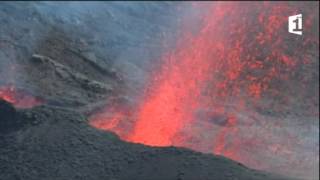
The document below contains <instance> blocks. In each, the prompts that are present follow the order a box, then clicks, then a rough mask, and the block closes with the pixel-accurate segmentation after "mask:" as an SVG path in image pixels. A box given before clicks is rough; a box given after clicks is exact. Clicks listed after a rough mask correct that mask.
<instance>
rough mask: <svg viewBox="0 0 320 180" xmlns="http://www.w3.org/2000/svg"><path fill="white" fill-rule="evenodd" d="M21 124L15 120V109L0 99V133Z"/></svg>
mask: <svg viewBox="0 0 320 180" xmlns="http://www.w3.org/2000/svg"><path fill="white" fill-rule="evenodd" d="M19 126H21V124H19V122H18V120H17V116H16V110H15V109H14V107H13V106H12V105H11V104H9V103H8V102H6V101H4V100H1V99H0V133H5V132H8V131H11V130H13V129H17V128H19Z"/></svg>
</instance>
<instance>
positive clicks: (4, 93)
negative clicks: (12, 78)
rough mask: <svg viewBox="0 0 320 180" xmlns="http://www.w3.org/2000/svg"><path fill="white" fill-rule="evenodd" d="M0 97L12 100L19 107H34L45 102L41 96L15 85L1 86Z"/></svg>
mask: <svg viewBox="0 0 320 180" xmlns="http://www.w3.org/2000/svg"><path fill="white" fill-rule="evenodd" d="M0 99H3V100H5V101H8V102H10V103H11V104H13V105H14V106H15V107H17V108H32V107H34V106H38V105H41V104H43V101H42V100H41V99H40V98H36V97H33V96H31V95H29V94H28V93H26V92H23V91H22V90H18V89H16V88H15V87H14V86H3V87H0Z"/></svg>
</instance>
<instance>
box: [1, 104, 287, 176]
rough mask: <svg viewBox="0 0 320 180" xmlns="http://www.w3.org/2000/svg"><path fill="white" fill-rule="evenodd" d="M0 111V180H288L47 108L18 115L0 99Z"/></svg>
mask: <svg viewBox="0 0 320 180" xmlns="http://www.w3.org/2000/svg"><path fill="white" fill-rule="evenodd" d="M0 107H1V108H0V115H1V117H0V122H1V128H0V130H1V132H0V145H1V148H0V172H1V173H0V179H1V180H17V179H28V180H40V179H50V180H51V179H59V180H64V179H65V180H73V179H77V180H79V179H90V180H102V179H105V180H179V179H180V180H232V179H238V180H280V179H283V180H284V179H286V178H280V177H274V176H272V175H268V174H265V173H262V172H259V171H255V170H251V169H248V168H246V167H245V166H243V165H241V164H238V163H236V162H233V161H231V160H228V159H226V158H223V157H220V156H213V155H207V154H201V153H196V152H193V151H190V150H186V149H181V148H174V147H168V148H151V147H146V146H143V145H138V144H130V143H126V142H122V141H121V140H119V139H118V137H116V136H115V135H114V134H111V133H107V132H102V131H99V130H96V129H94V128H91V127H90V126H88V125H87V123H86V120H85V118H84V117H83V116H82V115H80V114H77V113H75V112H72V111H67V110H63V109H58V108H52V107H48V106H41V107H36V108H33V109H30V110H16V109H14V108H13V107H12V106H11V105H10V104H8V103H6V102H4V101H2V100H0ZM8 122H10V123H8ZM6 129H7V130H8V129H10V131H4V130H6Z"/></svg>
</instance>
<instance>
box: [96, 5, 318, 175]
mask: <svg viewBox="0 0 320 180" xmlns="http://www.w3.org/2000/svg"><path fill="white" fill-rule="evenodd" d="M205 6H206V11H205V12H204V13H203V17H202V22H201V27H200V29H199V31H198V32H196V33H194V32H188V28H184V29H185V31H184V32H183V34H182V35H181V38H179V40H178V43H177V46H176V49H175V50H174V51H172V52H168V53H167V54H166V55H165V56H164V57H163V61H162V62H163V63H162V65H161V67H160V68H159V69H158V70H156V71H155V72H154V73H153V75H152V76H151V78H150V80H149V83H148V86H147V89H146V91H145V92H146V93H145V94H144V99H143V100H142V101H141V102H140V105H139V106H138V107H137V108H136V109H134V110H133V111H135V113H133V114H131V115H132V117H131V119H133V120H132V121H133V123H132V124H133V125H132V126H131V127H130V128H125V129H124V128H121V127H120V126H118V125H119V124H121V122H122V121H125V118H124V116H125V115H124V114H123V113H122V112H121V111H118V112H116V113H113V114H114V115H113V116H111V117H109V116H108V118H104V117H103V116H99V115H94V117H93V118H92V120H91V121H90V123H91V125H92V126H94V127H97V128H100V129H106V130H112V131H114V132H116V133H117V134H118V135H119V136H120V137H121V138H122V139H124V140H126V141H130V142H135V143H142V144H146V145H151V146H171V145H173V146H184V147H189V148H192V149H195V150H199V151H204V152H212V153H214V154H220V155H224V156H227V157H229V158H232V159H234V160H238V161H240V162H243V163H245V164H247V165H250V166H253V167H255V168H262V169H263V168H264V169H266V168H268V165H266V164H268V162H265V163H261V161H260V160H259V159H258V158H256V157H255V155H253V154H252V151H254V150H252V151H250V153H248V152H247V153H246V152H245V151H247V150H246V149H250V148H251V149H257V148H258V149H260V150H261V149H264V150H267V151H269V153H271V154H274V153H277V155H279V156H282V157H284V158H287V159H292V158H294V157H293V156H292V154H294V153H295V152H294V150H293V148H294V147H296V146H299V145H298V144H297V143H298V141H297V139H296V137H295V136H294V135H292V134H291V132H288V131H285V130H279V131H280V132H279V133H280V134H279V136H280V137H278V138H277V142H274V141H271V140H270V139H272V138H274V137H272V135H273V133H274V132H273V131H275V129H278V128H280V129H281V126H283V124H285V123H286V121H281V119H280V120H279V121H269V122H267V121H264V120H265V118H263V117H262V116H260V115H259V113H257V112H256V111H255V109H268V110H272V112H273V113H274V114H276V113H281V112H285V111H290V107H291V104H294V103H295V100H294V96H295V95H294V93H292V94H290V92H289V91H288V89H290V88H294V89H295V92H305V91H306V90H305V89H312V87H311V88H310V84H313V83H312V82H311V81H310V80H309V79H306V78H301V79H300V80H298V84H297V83H296V82H297V77H298V78H300V77H304V74H303V71H301V67H305V66H310V65H311V66H313V65H315V63H317V62H316V61H315V60H314V59H315V58H313V57H312V56H310V54H309V53H308V52H307V51H308V50H307V48H305V47H315V48H317V47H318V46H319V41H318V40H316V39H315V38H314V36H315V34H313V31H312V30H314V27H315V25H313V24H312V22H313V21H314V19H315V18H316V16H317V15H316V14H312V13H309V14H308V16H307V17H306V18H305V34H306V35H305V36H304V38H299V37H296V36H294V35H290V34H288V32H287V18H288V16H290V15H293V14H296V13H297V12H298V11H300V10H304V11H305V12H311V11H312V10H314V12H316V10H315V9H314V8H317V7H311V9H312V10H308V8H310V7H309V6H308V5H298V6H294V5H292V4H290V3H287V2H273V3H271V2H263V3H261V2H250V3H249V2H214V3H207V4H205ZM199 7H201V3H200V6H195V7H194V8H199ZM306 9H307V10H306ZM306 14H307V13H306ZM188 23H190V22H188V21H186V22H185V24H184V26H186V27H187V26H190V25H189V24H188ZM288 82H291V84H289V83H288ZM292 82H293V83H292ZM307 93H311V94H313V95H314V96H312V97H311V99H310V101H312V102H314V101H317V100H316V98H314V97H317V92H316V90H312V91H309V92H307ZM301 96H304V94H303V93H302V95H301ZM308 97H309V96H308ZM270 98H271V99H276V100H277V102H276V103H274V102H273V103H271V104H270V103H268V102H269V101H268V99H270ZM275 104H276V105H275ZM252 109H254V110H252ZM288 109H289V110H288ZM244 114H245V117H244ZM317 114H318V113H317ZM259 118H260V119H259ZM258 124H259V125H261V126H267V127H266V128H262V129H261V128H260V129H259V130H252V131H251V132H248V131H249V129H251V127H253V126H256V125H258ZM242 126H248V127H249V128H242ZM123 131H126V133H123ZM279 139H280V140H279ZM203 147H205V148H204V149H203ZM259 156H260V155H259ZM265 158H266V159H267V157H265Z"/></svg>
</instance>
